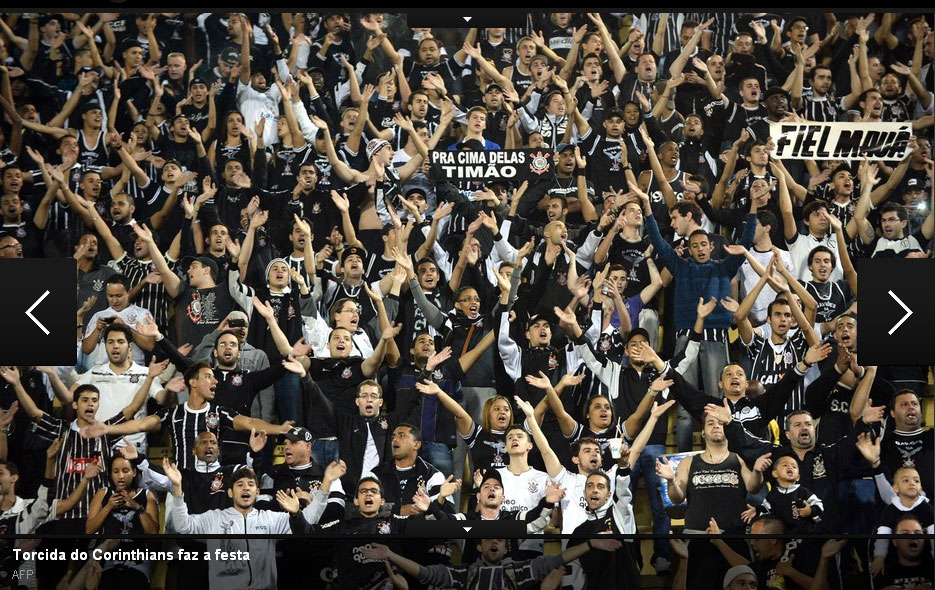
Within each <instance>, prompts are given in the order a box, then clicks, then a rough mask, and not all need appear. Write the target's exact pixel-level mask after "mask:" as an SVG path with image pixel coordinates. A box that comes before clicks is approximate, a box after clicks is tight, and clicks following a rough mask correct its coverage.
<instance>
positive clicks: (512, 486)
mask: <svg viewBox="0 0 935 590" xmlns="http://www.w3.org/2000/svg"><path fill="white" fill-rule="evenodd" d="M497 471H498V472H500V478H501V479H502V480H503V507H502V508H501V510H506V511H510V512H513V511H523V510H532V509H533V508H535V507H536V506H537V505H538V504H539V502H540V501H541V500H542V498H543V497H545V486H546V484H548V483H549V474H548V473H546V472H545V471H539V470H538V469H533V468H532V467H530V468H529V469H527V470H526V471H524V472H523V473H520V474H519V475H515V474H513V473H511V472H510V469H509V468H508V467H501V468H499V469H497Z"/></svg>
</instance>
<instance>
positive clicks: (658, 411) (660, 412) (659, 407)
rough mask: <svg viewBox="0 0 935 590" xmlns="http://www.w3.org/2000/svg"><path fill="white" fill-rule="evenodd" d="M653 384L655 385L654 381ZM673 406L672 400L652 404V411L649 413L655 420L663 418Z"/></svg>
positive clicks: (673, 401)
mask: <svg viewBox="0 0 935 590" xmlns="http://www.w3.org/2000/svg"><path fill="white" fill-rule="evenodd" d="M653 383H655V381H653ZM674 405H675V400H674V399H670V400H669V401H667V402H666V403H664V404H660V403H659V402H653V408H652V410H650V411H649V413H650V414H651V415H653V416H655V417H656V418H662V417H663V416H665V415H666V412H668V411H669V409H670V408H671V407H672V406H674Z"/></svg>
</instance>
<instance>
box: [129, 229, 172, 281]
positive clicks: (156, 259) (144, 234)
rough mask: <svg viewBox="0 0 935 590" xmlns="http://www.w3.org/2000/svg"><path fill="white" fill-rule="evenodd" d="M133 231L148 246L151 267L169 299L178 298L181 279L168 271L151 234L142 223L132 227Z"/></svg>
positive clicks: (167, 265) (167, 266) (166, 264)
mask: <svg viewBox="0 0 935 590" xmlns="http://www.w3.org/2000/svg"><path fill="white" fill-rule="evenodd" d="M133 231H135V232H136V235H137V236H139V237H140V239H142V240H143V241H144V242H146V244H147V245H148V246H149V255H150V256H151V257H152V259H153V266H155V267H156V271H157V272H158V273H159V276H161V277H162V284H163V286H164V287H165V289H166V293H167V294H168V295H169V297H176V296H178V294H179V288H180V285H181V283H182V279H180V278H179V277H178V275H176V274H175V273H174V272H172V271H171V270H170V269H169V264H168V263H167V262H166V259H165V257H164V256H163V255H162V252H160V251H159V247H158V246H156V242H155V240H153V232H152V231H150V229H149V228H148V227H146V225H145V224H142V223H137V224H136V225H134V226H133Z"/></svg>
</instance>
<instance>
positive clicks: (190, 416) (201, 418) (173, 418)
mask: <svg viewBox="0 0 935 590" xmlns="http://www.w3.org/2000/svg"><path fill="white" fill-rule="evenodd" d="M156 415H157V416H159V420H160V421H162V425H163V428H168V431H169V437H170V438H171V439H172V460H173V461H175V464H176V465H178V466H179V469H192V468H193V467H194V464H195V457H194V455H192V448H194V446H195V439H197V438H198V435H199V434H201V433H202V432H213V433H214V435H215V436H216V437H217V438H218V440H219V441H220V440H221V435H222V434H223V433H224V432H225V431H228V430H233V429H234V418H236V417H237V415H238V414H237V412H235V411H234V410H231V409H229V408H225V407H223V406H219V405H217V404H216V403H214V402H207V403H206V405H205V407H203V408H202V409H200V410H192V409H191V408H189V407H188V402H185V403H184V404H181V405H178V406H175V407H174V408H165V409H162V410H159V411H158V412H157V413H156Z"/></svg>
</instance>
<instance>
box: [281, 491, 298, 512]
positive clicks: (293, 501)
mask: <svg viewBox="0 0 935 590" xmlns="http://www.w3.org/2000/svg"><path fill="white" fill-rule="evenodd" d="M276 501H277V502H278V503H279V505H280V506H281V507H282V509H283V510H284V511H285V512H288V513H289V514H298V512H299V498H298V497H297V496H296V495H295V491H294V490H289V493H286V491H285V490H277V491H276Z"/></svg>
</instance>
